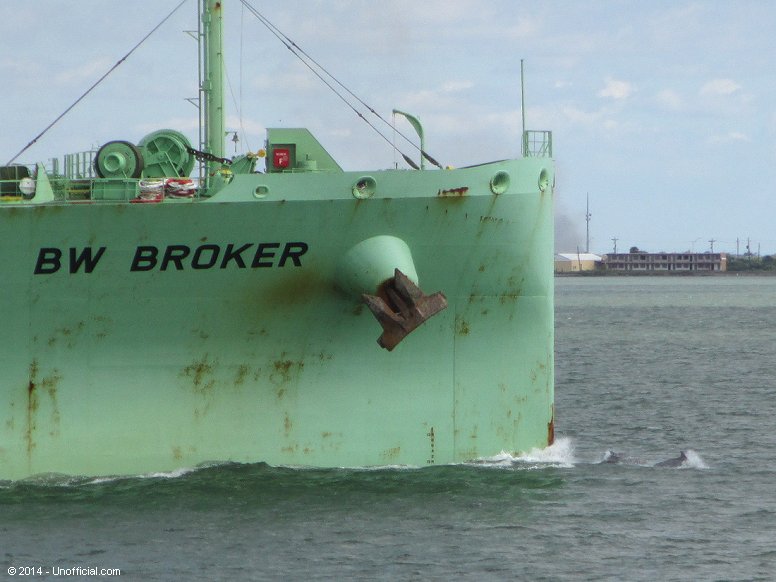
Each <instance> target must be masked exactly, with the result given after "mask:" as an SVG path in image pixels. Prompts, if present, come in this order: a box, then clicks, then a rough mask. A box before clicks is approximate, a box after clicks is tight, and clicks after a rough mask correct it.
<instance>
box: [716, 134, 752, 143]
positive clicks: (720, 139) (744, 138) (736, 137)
mask: <svg viewBox="0 0 776 582" xmlns="http://www.w3.org/2000/svg"><path fill="white" fill-rule="evenodd" d="M751 141H752V140H751V138H750V137H749V136H748V135H746V134H745V133H742V132H740V131H731V132H728V133H726V134H724V135H714V136H712V137H710V138H709V139H708V142H709V143H711V144H728V143H732V142H751Z"/></svg>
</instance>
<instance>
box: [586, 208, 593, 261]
mask: <svg viewBox="0 0 776 582" xmlns="http://www.w3.org/2000/svg"><path fill="white" fill-rule="evenodd" d="M585 200H586V209H585V222H586V223H587V224H586V225H585V237H586V238H585V252H586V253H589V252H590V217H591V216H592V215H591V214H590V194H585Z"/></svg>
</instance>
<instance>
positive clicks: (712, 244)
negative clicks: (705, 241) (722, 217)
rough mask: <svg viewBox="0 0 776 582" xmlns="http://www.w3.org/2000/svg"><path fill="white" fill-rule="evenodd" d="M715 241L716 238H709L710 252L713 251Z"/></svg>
mask: <svg viewBox="0 0 776 582" xmlns="http://www.w3.org/2000/svg"><path fill="white" fill-rule="evenodd" d="M715 242H716V239H713V238H712V239H710V240H709V244H710V245H711V252H712V253H713V252H714V243H715Z"/></svg>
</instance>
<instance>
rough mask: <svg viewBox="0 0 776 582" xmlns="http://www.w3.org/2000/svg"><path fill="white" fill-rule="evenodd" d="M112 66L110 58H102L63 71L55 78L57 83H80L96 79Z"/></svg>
mask: <svg viewBox="0 0 776 582" xmlns="http://www.w3.org/2000/svg"><path fill="white" fill-rule="evenodd" d="M110 67H111V61H110V59H107V58H101V59H97V60H95V61H92V62H90V63H84V64H83V65H81V66H80V67H74V68H72V69H68V70H66V71H62V72H61V73H59V74H58V75H57V76H56V77H55V78H54V80H55V81H56V82H57V83H71V82H76V83H78V82H82V81H84V80H90V81H96V80H97V79H99V78H100V76H102V75H104V74H105V73H107V72H108V70H109V69H110Z"/></svg>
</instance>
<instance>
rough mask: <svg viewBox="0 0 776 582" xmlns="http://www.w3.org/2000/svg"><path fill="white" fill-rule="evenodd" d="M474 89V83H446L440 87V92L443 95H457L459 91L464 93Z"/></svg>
mask: <svg viewBox="0 0 776 582" xmlns="http://www.w3.org/2000/svg"><path fill="white" fill-rule="evenodd" d="M472 87H474V83H472V82H471V81H448V82H447V83H445V84H444V85H442V90H443V91H444V92H445V93H457V92H459V91H465V90H466V89H471V88H472Z"/></svg>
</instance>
